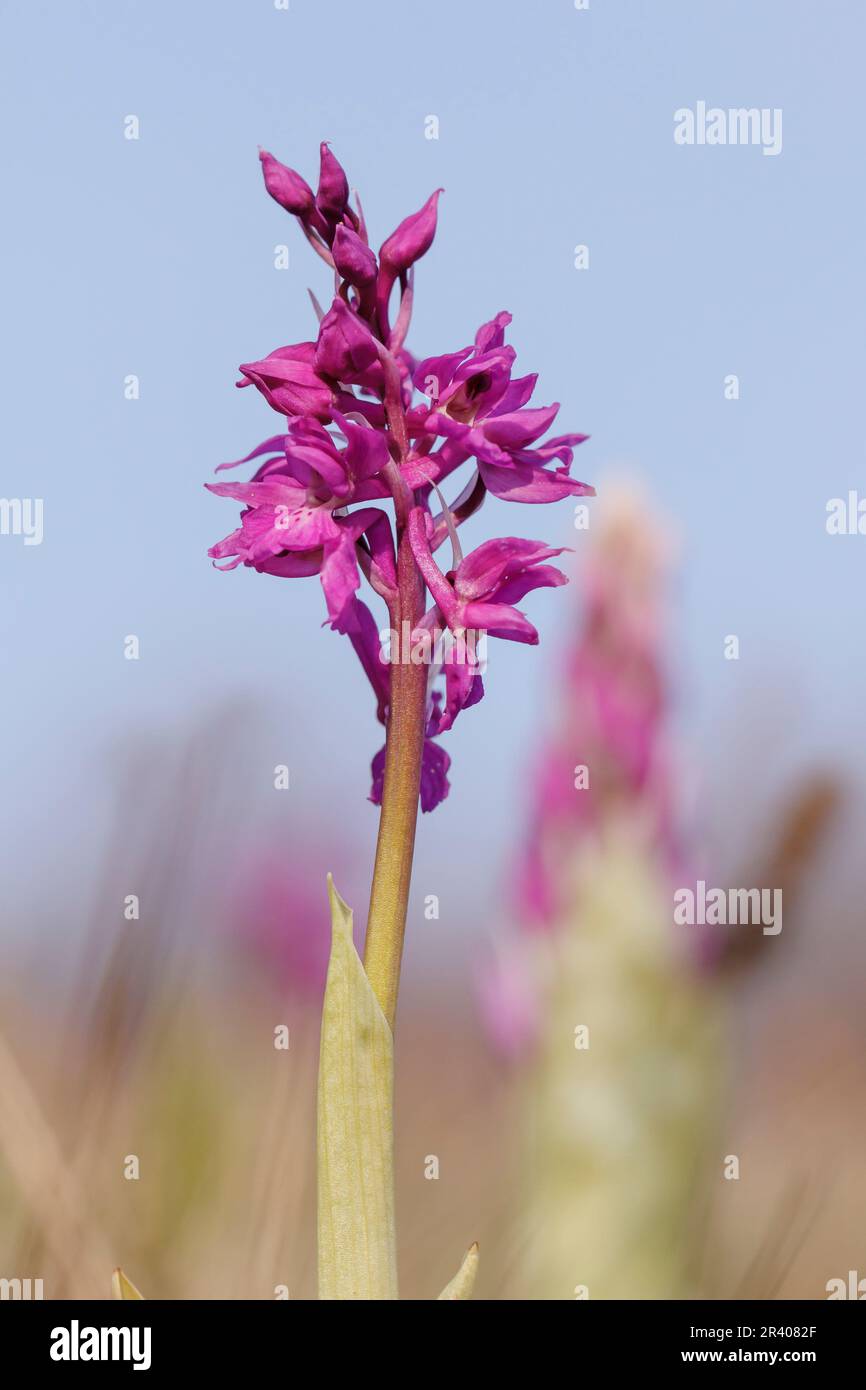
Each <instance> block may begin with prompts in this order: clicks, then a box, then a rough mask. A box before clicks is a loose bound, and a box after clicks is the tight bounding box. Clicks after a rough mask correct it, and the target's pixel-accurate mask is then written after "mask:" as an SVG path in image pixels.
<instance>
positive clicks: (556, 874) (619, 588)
mask: <svg viewBox="0 0 866 1390" xmlns="http://www.w3.org/2000/svg"><path fill="white" fill-rule="evenodd" d="M597 515H598V526H597V527H596V528H594V533H593V537H592V543H591V546H590V548H589V551H588V554H587V556H586V565H585V573H584V585H583V592H584V595H585V609H584V613H583V615H582V623H581V630H580V633H579V635H578V636H577V638H576V640H575V642H574V643H573V644H572V645H571V647H570V649H569V650H568V651H567V654H566V663H565V670H564V673H563V679H562V682H561V686H560V691H559V696H560V711H559V715H558V718H557V720H556V721H555V722H554V725H553V728H552V732H551V734H550V737H549V739H548V740H547V743H546V745H545V747H544V748H543V749H542V750H541V753H540V757H539V761H538V771H537V785H536V797H535V809H534V816H533V820H532V822H531V825H530V833H529V835H528V837H527V842H526V847H525V854H524V859H523V864H522V867H521V882H520V894H521V907H522V923H521V925H522V927H523V928H525V930H523V931H521V932H520V933H519V935H518V937H517V939H516V940H515V941H514V942H513V943H512V950H511V952H510V964H509V965H508V970H509V971H510V976H511V978H510V979H509V978H508V976H507V975H506V977H505V979H504V980H503V983H502V986H501V988H500V994H499V1000H498V1001H497V1000H494V1005H495V1006H496V1009H497V1011H496V1013H495V1021H496V1025H497V1028H498V1030H499V1033H500V1039H501V1041H503V1042H504V1043H505V1044H506V1045H508V1046H509V1048H510V1050H511V1052H512V1053H515V1052H523V1053H524V1055H525V1056H526V1057H527V1067H526V1070H525V1073H524V1084H523V1090H522V1102H521V1108H522V1111H523V1116H524V1121H525V1123H524V1124H523V1125H522V1126H521V1127H522V1129H523V1130H524V1132H528V1133H529V1134H530V1135H531V1136H532V1140H531V1143H532V1147H531V1151H530V1153H529V1154H528V1161H527V1168H528V1174H527V1176H528V1193H527V1202H526V1204H527V1208H528V1210H527V1217H528V1222H529V1227H530V1237H529V1246H530V1248H529V1250H528V1252H527V1258H526V1263H525V1274H526V1275H527V1277H528V1282H529V1286H530V1291H531V1295H532V1296H533V1297H537V1298H544V1299H572V1298H581V1297H589V1298H639V1299H656V1298H676V1297H684V1296H685V1295H686V1294H687V1293H688V1292H689V1279H690V1274H689V1265H690V1244H691V1240H692V1237H693V1234H694V1215H695V1211H694V1205H693V1200H694V1198H695V1196H696V1188H695V1184H696V1178H697V1176H698V1173H699V1171H700V1169H701V1166H702V1165H701V1157H702V1154H703V1153H704V1150H705V1147H706V1143H707V1140H708V1137H709V1135H710V1133H711V1121H712V1116H713V1114H714V1110H715V1101H716V1077H717V1071H718V1062H717V1056H718V1040H717V1036H716V1023H715V1013H714V1008H713V995H714V993H715V991H714V990H713V988H712V986H711V985H710V983H709V981H708V978H707V972H706V971H702V970H701V969H700V964H701V954H702V943H701V942H700V940H699V939H698V938H696V937H694V936H692V937H690V938H688V939H686V938H687V936H688V933H689V932H694V928H684V929H683V928H677V927H675V925H674V920H673V895H672V893H673V881H674V875H676V874H678V873H681V872H682V870H683V864H682V861H681V853H680V845H679V843H678V836H677V834H676V832H675V828H674V824H673V815H672V802H673V796H672V793H671V787H672V782H673V778H672V774H671V760H670V756H669V752H668V749H667V746H666V738H665V732H664V714H665V710H666V694H665V681H664V678H663V674H662V663H661V659H660V650H661V647H662V645H663V640H664V637H663V629H664V623H663V614H664V608H665V603H664V593H663V580H664V579H665V577H666V570H667V559H668V550H669V543H668V540H667V536H666V533H665V528H664V526H663V525H662V524H660V523H659V521H658V520H657V518H656V517H655V516H654V515H653V514H652V512H651V510H650V509H649V507H648V506H647V505H646V503H645V501H644V499H643V498H642V497H641V496H640V494H639V493H637V492H636V491H635V490H633V489H631V488H628V487H620V488H619V489H616V488H610V489H609V490H607V491H606V493H605V496H604V499H603V501H602V503H601V506H600V508H599V511H598V513H597ZM678 933H679V935H678ZM505 958H506V960H507V959H508V957H505ZM527 982H529V984H527ZM527 988H529V991H530V999H532V996H533V995H534V1002H532V1005H531V1008H530V1009H527V1005H526V995H527ZM521 989H522V991H523V992H522V993H521ZM502 1001H505V1002H504V1004H503V1003H502ZM515 1001H516V1002H515ZM509 1020H512V1023H511V1024H510V1025H509ZM509 1026H510V1027H511V1033H512V1035H513V1037H512V1038H511V1039H509V1033H508V1028H509Z"/></svg>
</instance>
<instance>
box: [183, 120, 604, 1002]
mask: <svg viewBox="0 0 866 1390" xmlns="http://www.w3.org/2000/svg"><path fill="white" fill-rule="evenodd" d="M260 159H261V165H262V172H263V175H264V180H265V186H266V188H267V191H268V193H269V194H270V195H271V197H272V198H274V199H275V200H276V202H278V203H279V204H280V206H281V207H283V208H285V209H286V211H288V212H289V213H291V214H292V215H293V216H294V217H296V218H297V220H298V223H299V225H300V226H301V228H302V231H303V233H304V235H305V236H306V238H307V240H308V241H309V242H310V244H311V246H312V247H313V249H314V250H315V252H316V254H317V255H318V256H319V257H320V258H321V259H322V260H323V261H325V262H326V264H327V265H328V267H329V268H330V269H331V271H332V273H333V275H334V277H335V293H334V295H333V299H332V302H331V304H330V305H329V306H327V305H326V306H325V307H324V309H323V311H322V312H321V314H320V319H321V321H320V324H319V328H318V332H317V336H316V338H315V341H306V342H300V343H294V344H292V345H289V346H287V347H280V348H277V349H276V350H275V351H273V352H269V353H268V354H267V356H265V357H263V358H260V359H258V360H256V361H251V362H247V363H245V364H244V365H243V366H242V367H241V376H242V380H241V382H239V385H243V386H247V385H254V386H255V387H256V388H257V389H258V391H259V392H260V393H261V394H262V395H263V396H264V398H265V400H266V401H267V402H268V404H269V405H270V406H271V407H272V409H273V410H275V411H276V412H277V413H278V414H279V415H280V416H281V417H282V418H283V432H282V433H279V434H273V435H271V437H270V438H268V439H267V440H265V441H264V443H262V444H260V445H258V446H257V447H256V448H254V449H253V450H252V451H251V453H250V454H248V455H247V457H246V459H244V460H239V461H238V462H239V463H240V462H250V463H253V462H254V464H255V471H254V473H253V476H252V478H251V479H250V480H249V481H248V482H234V481H232V482H228V481H224V482H219V483H214V484H211V485H210V487H211V491H212V492H214V493H216V494H217V495H218V496H221V497H228V498H231V499H233V500H234V501H235V502H238V503H240V504H241V507H242V512H241V516H240V519H239V524H238V526H237V528H236V529H235V530H234V531H232V532H231V534H230V535H228V536H227V537H226V538H225V539H224V540H222V541H220V542H219V543H218V544H217V545H215V546H213V548H212V549H211V552H210V553H211V556H212V558H213V560H214V562H215V563H216V564H218V565H219V566H221V567H224V568H227V569H231V568H235V567H236V566H238V565H244V566H247V567H250V568H253V569H256V570H258V571H259V572H260V573H265V574H271V575H277V576H280V577H283V578H303V577H309V576H313V575H318V576H319V579H320V582H321V584H322V589H323V592H324V597H325V605H326V610H327V621H328V623H329V624H330V626H331V627H332V628H333V629H334V630H335V631H338V632H341V633H343V634H345V635H346V636H347V637H348V638H349V641H350V643H351V646H352V648H353V650H354V651H355V653H356V655H357V657H358V659H359V661H360V662H361V665H362V667H363V669H364V671H365V673H366V675H367V678H368V681H369V683H370V687H371V690H372V692H373V696H374V700H375V709H376V715H377V718H378V719H379V721H380V722H381V723H382V724H383V725H384V726H385V730H386V742H385V747H384V748H383V749H381V750H380V752H379V753H377V754H376V756H375V758H374V759H373V766H372V774H373V787H372V792H371V800H373V801H374V802H376V803H381V806H382V812H381V821H380V832H379V846H378V849H377V867H376V872H375V874H374V884H373V896H372V898H371V905H370V919H369V925H368V934H367V953H366V956H365V964H367V966H368V970H369V972H370V978H371V982H372V983H373V986H374V988H375V989H376V991H377V994H379V995H380V999H381V1002H382V1007H383V1009H384V1011H385V1014H386V1017H388V1018H389V1019H392V1018H393V1009H394V1003H395V999H396V978H397V977H396V975H395V971H394V963H393V957H394V949H395V945H394V943H395V942H396V941H397V940H398V938H399V939H402V923H403V922H405V906H406V895H407V894H408V884H409V873H410V870H411V856H412V843H413V840H414V827H415V819H416V816H417V811H418V807H419V803H420V806H421V809H422V810H423V811H430V810H432V809H433V808H434V807H435V806H436V805H438V804H439V803H440V802H441V801H442V800H443V799H444V797H445V796H446V795H447V794H448V790H449V777H448V774H449V768H450V759H449V757H448V754H447V752H446V751H445V750H444V748H443V747H442V745H441V743H440V742H439V740H440V739H441V737H442V736H443V735H444V734H446V733H447V732H448V730H450V729H451V728H452V726H453V724H454V722H455V720H456V719H457V718H458V716H460V715H461V714H462V713H463V712H464V711H466V710H468V709H470V708H472V707H473V706H475V705H477V704H479V702H480V701H481V700H482V698H483V695H484V684H483V680H482V667H483V662H482V660H481V658H480V655H479V651H480V648H481V647H482V646H483V642H484V640H485V637H486V635H487V634H489V635H490V636H493V637H499V638H502V639H505V640H507V641H512V642H520V643H523V644H528V645H532V644H534V643H536V642H537V641H538V633H537V630H536V629H535V627H534V626H533V625H532V623H531V622H530V621H529V619H528V618H527V617H526V616H525V615H524V614H523V612H522V611H521V609H520V608H519V607H518V604H520V602H521V601H522V600H523V599H524V598H525V597H526V595H527V594H529V593H531V592H532V591H533V590H535V589H540V588H553V587H556V586H558V585H560V584H562V583H564V582H565V579H564V576H563V575H562V574H561V573H560V571H559V570H558V569H557V568H556V567H555V566H553V565H551V564H549V563H548V561H549V560H551V559H552V558H554V557H555V556H556V555H558V554H560V553H561V552H560V551H559V550H557V549H551V548H550V547H549V546H547V545H545V544H544V542H542V541H530V540H523V539H520V538H519V537H514V536H508V537H505V538H502V539H499V540H493V541H487V542H485V543H484V544H483V545H480V546H479V547H478V548H477V549H476V550H475V551H472V552H471V553H469V554H468V555H467V556H466V557H465V558H464V556H463V555H462V553H461V550H460V543H459V539H458V533H459V530H460V528H462V527H463V526H464V524H465V523H466V522H467V521H468V520H469V519H470V518H471V517H472V516H473V515H474V514H475V513H476V512H477V511H478V509H479V508H480V507H481V506H482V505H483V503H484V501H485V498H486V496H487V494H488V493H491V494H493V496H495V497H498V498H501V499H503V500H505V501H511V502H529V503H533V504H538V503H544V502H553V501H558V500H561V499H564V498H575V497H585V496H589V495H592V492H593V489H592V488H591V487H590V486H589V485H588V484H586V483H583V482H579V481H578V480H577V479H574V478H572V477H571V465H572V461H573V453H574V449H575V447H576V446H577V445H579V444H581V443H582V442H583V441H584V439H585V438H586V435H583V434H576V433H569V434H559V435H554V436H552V437H550V436H549V435H548V431H549V430H550V429H551V427H552V426H553V424H554V421H555V419H556V416H557V413H558V410H559V407H558V405H551V406H541V407H539V406H534V405H532V404H531V398H532V395H533V391H534V388H535V384H536V378H535V376H534V375H532V374H530V375H524V376H515V375H514V365H515V359H516V354H515V351H514V348H513V347H512V346H511V345H510V344H507V343H506V341H505V333H506V329H507V328H508V326H509V324H510V322H511V315H510V314H508V313H506V312H500V313H498V314H497V315H496V316H495V317H494V318H492V319H490V320H489V321H488V322H486V323H484V324H482V326H481V327H480V328H479V330H478V332H477V333H476V335H475V339H474V342H473V343H472V344H471V345H469V346H468V347H465V348H461V349H458V350H457V351H456V352H446V353H444V354H439V355H438V356H430V357H425V358H423V359H421V360H420V361H419V360H417V359H416V358H415V357H414V356H412V355H411V354H410V352H409V351H408V349H407V348H406V347H405V346H404V345H405V343H406V342H407V340H408V336H409V333H410V329H411V322H412V312H413V305H414V293H415V285H414V278H415V274H416V271H417V267H418V263H419V262H420V261H421V259H422V258H423V257H424V256H425V255H426V254H427V253H428V251H429V250H430V248H431V246H432V245H433V241H434V239H435V234H436V226H437V214H438V203H439V195H440V193H441V191H442V190H441V189H438V190H436V192H434V193H432V194H431V195H430V197H428V199H427V201H426V202H425V203H424V204H423V205H422V206H421V208H420V209H419V210H418V211H417V212H415V213H413V214H411V215H410V216H409V217H407V218H405V219H404V220H403V221H402V222H401V223H400V224H399V226H398V227H397V228H396V230H395V231H393V232H392V233H391V234H390V236H388V237H386V238H385V240H384V242H383V243H382V245H381V249H380V252H379V255H378V257H377V256H376V255H375V254H374V252H373V251H372V250H371V248H370V245H369V242H368V237H367V231H366V224H365V222H364V220H363V217H362V216H361V213H360V203H358V204H357V211H356V210H355V209H353V208H352V207H351V205H350V203H349V181H348V178H347V176H346V173H345V171H344V169H343V167H342V165H341V164H340V162H339V160H338V159H337V157H336V155H334V154H333V152H332V151H331V149H330V146H329V145H328V144H327V143H324V144H323V145H322V146H321V149H320V168H319V175H318V183H317V185H316V192H315V194H313V191H312V186H311V184H310V183H308V182H307V180H306V179H304V178H303V177H302V175H301V174H299V173H297V172H296V171H295V170H294V169H290V168H288V167H287V166H286V165H284V164H281V163H280V162H279V160H277V159H276V158H275V157H274V156H273V155H271V154H270V153H268V152H267V151H264V150H263V151H262V152H261V154H260ZM397 285H399V303H398V305H397V309H396V314H395V318H394V322H393V326H392V323H391V321H390V312H391V304H390V301H391V297H392V291H393V290H394V287H395V286H397ZM234 466H236V465H234V464H231V465H222V467H234ZM464 469H465V472H466V476H465V477H464V478H462V479H461V480H459V481H457V485H456V487H455V489H454V494H453V496H452V499H451V501H446V500H445V498H444V497H443V495H442V487H443V485H450V480H451V478H452V475H456V474H457V473H458V472H461V471H463V470H464ZM449 490H450V487H449ZM449 538H450V541H451V545H452V549H453V550H454V558H453V563H452V566H451V568H450V569H447V570H445V569H443V568H442V567H441V566H440V565H439V563H438V562H437V560H436V558H435V557H436V553H437V551H438V550H439V549H440V547H441V546H442V545H443V543H444V542H446V541H447V540H449ZM362 585H364V586H366V587H367V588H368V589H369V590H370V591H371V592H372V596H373V599H374V601H375V600H380V601H381V602H382V604H383V605H384V614H383V617H385V619H386V621H385V622H383V623H380V622H378V621H377V619H376V618H375V617H374V615H373V613H372V611H371V610H370V608H369V607H368V605H367V603H365V602H364V600H362V599H361V597H360V590H361V587H362ZM382 628H384V629H385V630H386V631H387V632H389V633H390V639H389V646H390V650H389V651H387V652H386V650H385V647H384V645H383V642H382V640H381V637H380V629H382ZM395 865H402V868H401V869H400V872H399V873H398V874H397V876H396V878H395V877H394V874H395ZM398 963H399V952H398Z"/></svg>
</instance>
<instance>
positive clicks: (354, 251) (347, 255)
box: [331, 222, 379, 288]
mask: <svg viewBox="0 0 866 1390" xmlns="http://www.w3.org/2000/svg"><path fill="white" fill-rule="evenodd" d="M331 254H332V255H333V257H334V265H335V266H336V267H337V270H338V271H339V272H340V274H341V275H342V277H343V279H344V280H348V282H349V284H350V285H357V286H358V287H359V288H363V286H364V285H370V284H372V282H373V281H374V280H375V278H376V274H377V272H378V269H379V267H378V266H377V264H376V257H375V256H374V254H373V252H372V251H371V250H370V248H369V246H366V245H365V244H364V242H363V241H362V240H361V238H360V237H359V236H358V233H357V232H354V231H352V228H351V227H347V226H345V225H344V224H343V223H342V222H341V223H340V225H339V226H338V227H337V230H336V231H335V233H334V244H333V246H332V247H331Z"/></svg>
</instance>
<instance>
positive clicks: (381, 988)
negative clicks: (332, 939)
mask: <svg viewBox="0 0 866 1390" xmlns="http://www.w3.org/2000/svg"><path fill="white" fill-rule="evenodd" d="M401 510H402V507H400V506H399V504H398V513H399V511H401ZM397 586H398V591H397V599H396V602H395V604H394V606H393V610H392V614H391V618H392V626H393V629H394V634H395V636H396V638H397V639H398V650H397V652H396V653H392V665H391V704H390V710H389V714H388V727H387V739H386V748H385V782H384V787H383V791H382V812H381V816H380V819H379V838H378V840H377V842H376V862H375V866H374V869H373V886H372V889H371V892H370V911H369V915H368V918H367V936H366V940H365V943H364V969H365V970H366V972H367V976H368V978H369V981H370V984H371V985H372V987H373V991H374V993H375V995H376V998H377V999H378V1000H379V1003H380V1005H381V1008H382V1012H383V1013H384V1015H385V1017H386V1018H387V1020H388V1023H389V1024H390V1026H391V1028H392V1030H393V1028H394V1021H395V1018H396V1014H397V991H398V989H399V986H400V963H401V959H402V955H403V935H404V932H405V930H406V909H407V906H408V902H409V885H410V882H411V878H412V858H413V855H414V851H415V827H416V823H417V820H418V796H419V793H420V788H421V759H422V755H423V751H424V723H425V717H426V708H427V667H426V665H424V664H423V663H419V664H413V663H412V662H411V661H410V659H409V655H410V654H409V652H407V651H404V650H403V649H402V647H403V635H404V624H407V627H406V629H405V631H407V632H409V633H411V631H412V630H413V629H414V627H415V625H416V623H417V622H418V621H419V620H420V618H421V617H422V616H423V604H424V598H423V587H422V581H421V576H420V575H419V573H418V568H417V565H416V564H415V558H414V556H413V554H412V549H411V546H410V544H409V537H408V533H407V528H406V527H405V525H404V526H403V527H402V534H401V537H400V543H399V547H398V552H397ZM394 656H396V660H393V657H394Z"/></svg>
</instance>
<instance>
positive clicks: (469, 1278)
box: [436, 1240, 479, 1303]
mask: <svg viewBox="0 0 866 1390" xmlns="http://www.w3.org/2000/svg"><path fill="white" fill-rule="evenodd" d="M478 1260H479V1253H478V1241H477V1240H476V1241H474V1242H473V1243H472V1245H470V1247H469V1249H468V1250H467V1251H466V1254H465V1255H464V1256H463V1263H462V1265H461V1266H460V1268H459V1269H458V1271H457V1273H456V1274H455V1275H454V1278H453V1279H452V1280H451V1282H450V1284H446V1285H445V1287H444V1289H443V1290H442V1292H441V1293H440V1295H439V1297H438V1298H437V1300H436V1302H437V1303H441V1302H442V1300H443V1299H445V1300H446V1302H454V1301H456V1300H457V1299H463V1298H467V1299H468V1298H471V1297H472V1290H473V1289H474V1288H475V1276H476V1275H477V1273H478Z"/></svg>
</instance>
